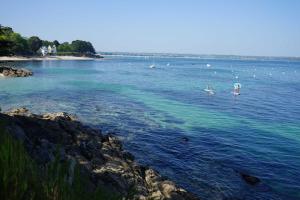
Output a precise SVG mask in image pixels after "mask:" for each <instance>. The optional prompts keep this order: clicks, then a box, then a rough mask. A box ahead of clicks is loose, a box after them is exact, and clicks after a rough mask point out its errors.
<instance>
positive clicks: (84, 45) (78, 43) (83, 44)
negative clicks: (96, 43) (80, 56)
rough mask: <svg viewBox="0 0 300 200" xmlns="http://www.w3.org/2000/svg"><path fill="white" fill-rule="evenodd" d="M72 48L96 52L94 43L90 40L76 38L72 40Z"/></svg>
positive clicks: (75, 50) (84, 51)
mask: <svg viewBox="0 0 300 200" xmlns="http://www.w3.org/2000/svg"><path fill="white" fill-rule="evenodd" d="M71 45H72V49H73V51H74V52H78V53H93V54H94V53H96V52H95V49H94V47H93V45H92V44H91V43H90V42H87V41H82V40H75V41H73V42H72V44H71Z"/></svg>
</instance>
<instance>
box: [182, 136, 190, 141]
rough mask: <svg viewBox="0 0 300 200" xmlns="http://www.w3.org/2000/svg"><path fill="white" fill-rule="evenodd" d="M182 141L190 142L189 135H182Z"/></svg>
mask: <svg viewBox="0 0 300 200" xmlns="http://www.w3.org/2000/svg"><path fill="white" fill-rule="evenodd" d="M181 141H182V142H188V141H189V138H188V137H182V138H181Z"/></svg>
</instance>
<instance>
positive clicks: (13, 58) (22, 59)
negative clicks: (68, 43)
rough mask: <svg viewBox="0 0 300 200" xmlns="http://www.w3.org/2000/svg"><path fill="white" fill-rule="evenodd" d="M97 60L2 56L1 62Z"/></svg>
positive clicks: (0, 57)
mask: <svg viewBox="0 0 300 200" xmlns="http://www.w3.org/2000/svg"><path fill="white" fill-rule="evenodd" d="M94 59H97V58H89V57H78V56H46V57H23V56H0V61H35V60H94Z"/></svg>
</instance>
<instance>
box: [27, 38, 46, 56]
mask: <svg viewBox="0 0 300 200" xmlns="http://www.w3.org/2000/svg"><path fill="white" fill-rule="evenodd" d="M42 45H43V42H42V40H40V38H39V37H37V36H32V37H30V38H29V39H28V46H29V49H30V50H31V51H32V52H33V53H36V52H37V51H38V50H39V49H40V48H41V46H42Z"/></svg>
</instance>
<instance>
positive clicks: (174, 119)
mask: <svg viewBox="0 0 300 200" xmlns="http://www.w3.org/2000/svg"><path fill="white" fill-rule="evenodd" d="M102 54H103V55H104V59H100V60H89V61H83V60H78V61H62V60H58V61H53V60H52V61H49V60H45V61H19V62H9V63H6V64H7V65H13V66H16V67H25V68H27V69H29V70H32V71H33V72H34V75H33V76H32V77H26V78H4V77H0V107H1V109H2V111H7V110H10V109H12V108H16V107H26V108H28V109H30V110H31V111H32V112H34V113H45V112H61V111H63V112H67V113H70V114H75V115H76V116H77V117H78V119H79V120H80V121H82V122H83V123H85V124H87V125H89V126H92V127H94V128H99V129H102V131H103V132H104V133H113V134H115V135H116V136H118V137H119V138H120V140H122V141H123V143H124V149H125V150H127V151H129V152H131V153H132V154H133V155H134V156H135V158H136V161H137V162H138V163H140V164H143V165H147V166H150V167H152V168H154V169H155V170H157V171H159V172H160V174H161V175H162V176H164V177H167V178H169V179H171V180H172V181H174V182H176V183H177V184H178V185H179V186H181V187H183V188H185V189H187V190H188V191H190V192H193V193H195V194H196V195H198V196H199V197H200V198H201V199H204V200H210V199H216V200H225V199H226V200H238V199H242V200H262V199H266V200H280V199H283V200H297V199H300V59H298V58H279V57H243V56H211V55H182V54H142V53H107V52H106V53H105V52H104V53H103V52H102ZM236 83H239V84H240V86H241V88H240V94H239V95H234V94H233V90H234V84H236ZM207 87H209V88H212V90H213V92H212V93H208V92H206V91H205V88H207ZM241 173H245V174H249V175H251V176H255V177H257V178H259V179H260V182H259V183H258V184H256V185H250V184H248V183H247V182H245V180H243V178H242V177H241V175H240V174H241Z"/></svg>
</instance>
